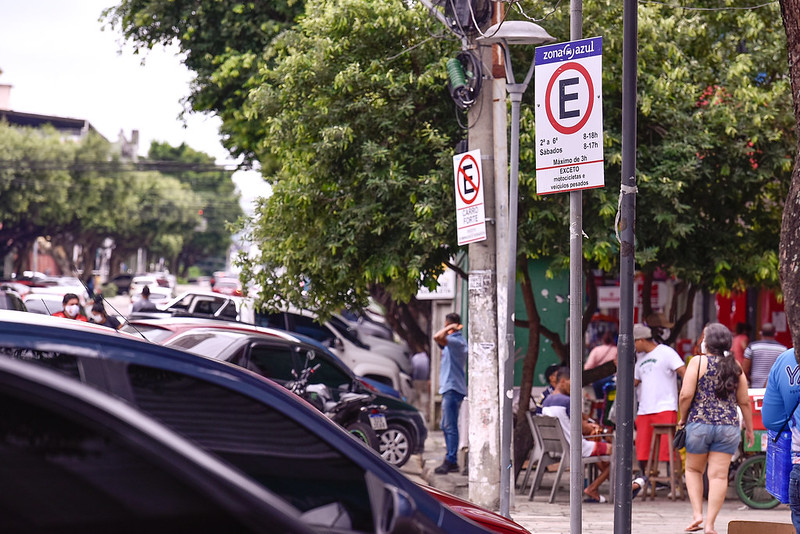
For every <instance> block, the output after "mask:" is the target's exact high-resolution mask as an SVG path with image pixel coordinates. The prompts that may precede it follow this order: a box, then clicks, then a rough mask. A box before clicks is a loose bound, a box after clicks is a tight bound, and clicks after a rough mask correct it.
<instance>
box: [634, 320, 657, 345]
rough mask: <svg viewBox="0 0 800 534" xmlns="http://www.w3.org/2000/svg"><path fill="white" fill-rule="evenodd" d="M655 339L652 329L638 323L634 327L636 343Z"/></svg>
mask: <svg viewBox="0 0 800 534" xmlns="http://www.w3.org/2000/svg"><path fill="white" fill-rule="evenodd" d="M652 337H653V331H652V330H650V327H648V326H645V325H643V324H642V323H636V324H635V325H633V340H634V341H636V340H637V339H651V338H652Z"/></svg>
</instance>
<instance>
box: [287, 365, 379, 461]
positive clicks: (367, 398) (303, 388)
mask: <svg viewBox="0 0 800 534" xmlns="http://www.w3.org/2000/svg"><path fill="white" fill-rule="evenodd" d="M309 363H310V362H309V360H308V359H307V360H306V365H305V366H304V367H303V370H302V371H301V372H300V374H299V375H298V374H297V372H296V371H294V370H293V371H292V374H293V375H294V376H295V379H294V380H292V381H291V382H288V383H287V384H286V387H287V388H288V389H289V390H290V391H291V392H292V393H294V394H295V395H298V396H299V397H301V398H303V399H305V400H306V401H308V402H309V403H311V404H312V405H313V406H314V407H315V408H317V409H318V410H319V411H321V412H322V413H324V414H325V415H326V416H327V417H328V418H330V419H331V420H332V421H333V422H335V423H337V424H338V425H339V426H341V427H342V428H344V429H345V430H347V431H348V432H350V434H352V435H353V437H355V438H356V439H359V440H360V441H363V442H364V443H366V444H367V445H368V446H369V447H371V448H373V449H375V450H376V451H379V452H380V439H379V437H378V434H379V433H380V432H383V431H384V430H386V429H387V424H386V415H385V413H384V412H385V411H386V406H384V405H378V404H375V403H374V400H375V396H374V395H372V394H371V393H355V392H352V391H347V392H344V393H342V394H341V395H340V396H339V400H338V401H337V400H334V398H333V395H332V394H331V392H330V389H329V388H328V386H326V385H325V384H309V383H308V382H309V378H310V377H311V375H313V374H314V372H315V371H316V370H317V369H319V367H320V364H316V365H314V366H310V365H309Z"/></svg>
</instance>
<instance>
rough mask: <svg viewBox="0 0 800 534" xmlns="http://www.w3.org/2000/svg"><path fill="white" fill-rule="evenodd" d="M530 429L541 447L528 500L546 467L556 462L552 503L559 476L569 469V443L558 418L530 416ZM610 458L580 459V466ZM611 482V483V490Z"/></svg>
mask: <svg viewBox="0 0 800 534" xmlns="http://www.w3.org/2000/svg"><path fill="white" fill-rule="evenodd" d="M530 417H531V419H530V420H529V422H531V423H532V424H531V428H533V429H534V431H535V432H536V434H537V435H538V437H539V440H540V443H541V445H542V452H541V454H540V455H539V457H538V461H537V464H536V473H535V474H534V476H533V484H532V485H531V491H530V493H529V494H528V500H529V501H530V500H533V496H534V494H535V493H536V490H538V489H539V486H540V485H541V483H542V477H543V476H544V471H545V469H546V468H547V466H548V465H551V464H555V463H557V462H558V464H559V465H558V471H556V479H555V481H553V488H552V489H551V491H550V500H549V501H548V502H550V503H552V502H554V501H555V498H556V492H557V491H558V486H559V483H560V482H561V475H562V474H564V471H566V470H567V469H569V443H568V442H567V438H566V436H565V435H564V429H563V428H561V423H560V422H559V420H558V418H556V417H550V416H547V415H534V416H530ZM610 461H611V456H610V455H605V456H589V457H584V458H582V466H581V467H586V466H588V465H592V464H596V463H599V462H610ZM613 486H614V484H613V480H612V482H611V488H612V489H611V490H610V491H612V490H613Z"/></svg>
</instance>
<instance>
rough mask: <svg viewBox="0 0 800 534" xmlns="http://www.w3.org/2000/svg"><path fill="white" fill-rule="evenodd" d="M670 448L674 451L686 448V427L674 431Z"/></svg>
mask: <svg viewBox="0 0 800 534" xmlns="http://www.w3.org/2000/svg"><path fill="white" fill-rule="evenodd" d="M672 446H673V447H674V448H675V449H682V448H684V447H686V427H680V428H679V429H678V430H676V431H675V438H673V440H672Z"/></svg>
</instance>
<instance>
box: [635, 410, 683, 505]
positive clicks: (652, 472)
mask: <svg viewBox="0 0 800 534" xmlns="http://www.w3.org/2000/svg"><path fill="white" fill-rule="evenodd" d="M661 436H667V443H669V461H668V462H667V468H668V475H667V476H659V474H658V473H659V471H658V463H659V461H658V458H659V455H660V453H661ZM674 438H675V425H674V424H673V423H656V424H653V438H652V439H651V440H650V456H649V457H648V458H647V468H646V474H647V477H648V479H647V483H646V484H645V486H644V492H643V493H644V496H643V497H642V500H647V493H648V491H650V500H651V501H652V500H654V499H655V496H656V482H666V483H668V484H669V489H670V494H669V498H670V499H671V500H675V499H676V498H677V495H678V491H680V494H681V499H682V500H684V501H685V500H686V486H685V485H684V483H683V468H682V466H681V463H680V462H678V463H677V465H676V463H675V452H676V451H675V449H674V447H673V446H672V440H673V439H674Z"/></svg>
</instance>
